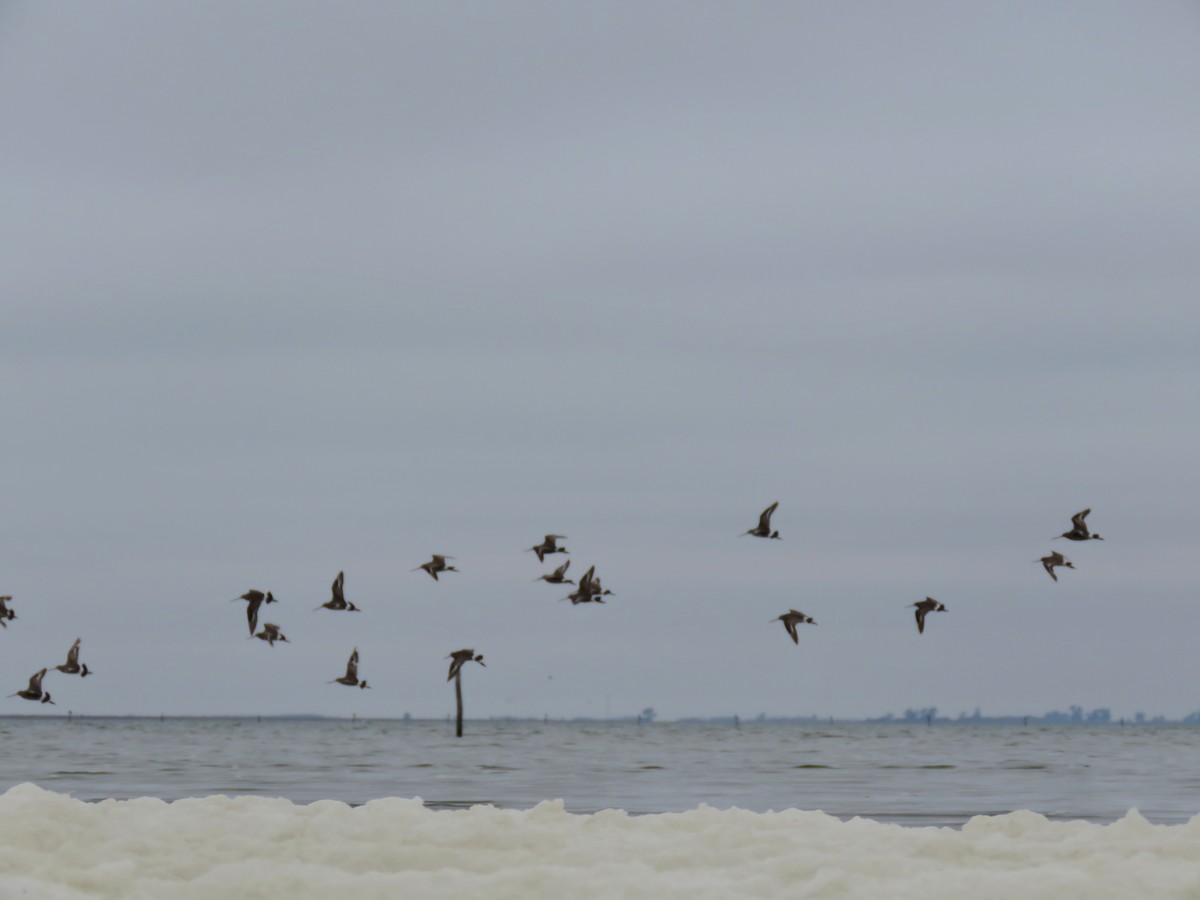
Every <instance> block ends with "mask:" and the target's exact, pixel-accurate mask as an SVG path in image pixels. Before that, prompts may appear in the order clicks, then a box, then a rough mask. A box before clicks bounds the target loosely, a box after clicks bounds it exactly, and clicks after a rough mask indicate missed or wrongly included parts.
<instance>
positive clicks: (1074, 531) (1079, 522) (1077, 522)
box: [1059, 509, 1104, 541]
mask: <svg viewBox="0 0 1200 900" xmlns="http://www.w3.org/2000/svg"><path fill="white" fill-rule="evenodd" d="M1090 512H1091V510H1090V509H1085V510H1083V512H1077V513H1075V515H1073V516H1071V530H1070V531H1064V532H1063V533H1062V534H1060V535H1059V537H1065V538H1066V539H1067V540H1068V541H1088V540H1091V541H1102V540H1104V538H1102V537H1100V535H1098V534H1092V533H1091V532H1090V531H1088V527H1087V522H1085V521H1084V520H1085V519H1086V518H1087V517H1088V513H1090Z"/></svg>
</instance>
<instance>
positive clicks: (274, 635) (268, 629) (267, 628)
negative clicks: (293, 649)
mask: <svg viewBox="0 0 1200 900" xmlns="http://www.w3.org/2000/svg"><path fill="white" fill-rule="evenodd" d="M255 637H256V638H258V639H259V640H260V641H266V642H267V643H268V644H269V645H270V646H272V647H274V646H275V642H276V641H283V642H284V643H285V644H290V643H291V641H289V640H288V639H287V638H286V637H285V636H284V634H283V632H282V631H280V630H279V626H278V625H272V624H271V623H270V622H263V629H262V631H260V632H259V633H258V634H256V635H255Z"/></svg>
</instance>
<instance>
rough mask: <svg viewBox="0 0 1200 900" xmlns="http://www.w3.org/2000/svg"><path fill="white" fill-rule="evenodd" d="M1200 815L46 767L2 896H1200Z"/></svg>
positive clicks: (4, 849) (2, 872)
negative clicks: (474, 796)
mask: <svg viewBox="0 0 1200 900" xmlns="http://www.w3.org/2000/svg"><path fill="white" fill-rule="evenodd" d="M1198 861H1200V816H1198V817H1196V818H1194V819H1192V820H1191V821H1190V822H1188V823H1187V824H1184V825H1173V826H1167V825H1151V824H1149V823H1148V822H1147V821H1146V820H1145V819H1144V818H1142V816H1140V815H1139V814H1138V813H1137V812H1130V813H1129V814H1128V815H1126V816H1125V817H1124V818H1123V819H1121V820H1120V821H1118V822H1115V823H1113V824H1111V825H1094V824H1089V823H1086V822H1051V821H1049V820H1047V819H1046V818H1044V817H1042V816H1040V815H1037V814H1035V813H1030V812H1015V813H1010V814H1008V815H1004V816H996V817H978V818H975V819H972V820H971V821H970V822H968V823H967V824H966V825H965V826H964V827H963V828H962V829H961V830H955V829H950V828H906V827H901V826H898V825H881V824H879V823H877V822H873V821H869V820H865V819H855V820H852V821H849V822H842V821H840V820H838V819H836V818H833V817H831V816H826V815H824V814H823V813H820V812H802V811H799V810H787V811H784V812H777V813H753V812H746V811H743V810H737V809H731V810H717V809H712V808H709V807H704V806H701V807H700V808H698V809H695V810H692V811H690V812H684V813H667V814H662V815H651V816H628V815H626V814H625V813H623V812H620V811H606V812H600V813H596V814H594V815H573V814H570V813H567V812H565V811H564V810H563V807H562V804H561V803H559V802H556V801H555V802H546V803H541V804H538V806H536V807H535V808H533V809H531V810H526V811H514V810H503V809H496V808H494V807H490V806H479V807H474V808H472V809H470V810H465V811H461V812H433V811H430V810H428V809H426V808H425V807H424V806H423V805H422V804H421V802H420V801H419V800H401V799H384V800H374V801H372V802H370V803H368V804H366V805H365V806H361V807H350V806H347V805H346V804H344V803H339V802H336V801H331V800H326V801H321V802H318V803H311V804H308V805H296V804H294V803H291V802H290V801H288V800H272V799H264V798H259V797H238V798H229V797H221V796H217V797H208V798H205V799H196V800H178V801H175V802H174V803H165V802H163V801H161V800H156V799H139V800H123V801H116V800H106V801H104V802H101V803H84V802H82V801H78V800H74V799H72V798H70V797H67V796H64V795H62V794H56V793H53V792H51V791H44V790H42V789H40V788H38V787H35V786H34V785H31V784H23V785H19V786H17V787H14V788H12V789H10V790H9V791H8V792H6V793H5V794H4V795H2V796H0V897H2V898H5V900H7V898H10V897H19V896H28V897H36V898H45V900H58V898H63V900H67V898H69V900H79V898H93V897H113V898H116V897H119V898H155V900H161V898H168V897H169V898H179V900H189V898H218V897H221V898H224V897H256V898H258V897H262V898H268V897H280V898H288V900H301V898H322V900H325V898H338V897H349V896H351V892H353V897H354V898H355V900H371V898H396V897H449V896H467V895H468V894H469V895H473V896H482V897H521V898H537V897H548V898H550V897H552V898H560V897H647V898H649V897H654V898H659V897H688V898H705V897H871V898H881V897H886V898H907V897H912V898H920V900H932V898H939V897H953V898H962V897H967V896H970V897H973V898H1005V900H1009V898H1013V897H1021V898H1022V900H1030V898H1037V897H1047V898H1049V897H1053V898H1056V900H1062V898H1087V900H1100V898H1106V897H1112V898H1122V900H1126V898H1130V897H1179V898H1185V897H1186V898H1196V897H1198V896H1200V862H1198Z"/></svg>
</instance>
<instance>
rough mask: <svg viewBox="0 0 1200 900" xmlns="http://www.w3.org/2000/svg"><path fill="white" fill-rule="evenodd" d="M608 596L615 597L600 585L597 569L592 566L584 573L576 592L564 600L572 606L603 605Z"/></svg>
mask: <svg viewBox="0 0 1200 900" xmlns="http://www.w3.org/2000/svg"><path fill="white" fill-rule="evenodd" d="M606 596H615V595H614V594H613V592H612V591H610V590H608V589H606V588H605V587H604V586H603V585H601V584H600V579H599V578H597V577H596V567H595V566H592V567H591V568H590V569H588V570H587V571H586V572H584V573H583V576H582V577H581V578H580V579H579V585H578V586H577V587H576V589H575V591H574V592H572V593H570V594H568V595H567V596H565V597H563V598H562V599H564V600H570V601H571V605H572V606H574V605H575V604H577V603H603V602H604V600H603V598H604V597H606Z"/></svg>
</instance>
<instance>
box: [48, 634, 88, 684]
mask: <svg viewBox="0 0 1200 900" xmlns="http://www.w3.org/2000/svg"><path fill="white" fill-rule="evenodd" d="M54 668H56V669H58V671H60V672H62V673H63V674H64V675H78V676H79V677H80V678H87V677H88V675H90V674H92V673H91V671H90V670H89V669H88V667H87V663H84V664H83V665H82V666H81V665H80V664H79V638H75V643H73V644H72V645H71V649H70V650H68V651H67V661H66V662H65V663H63V664H62V665H61V666H55V667H54Z"/></svg>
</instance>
